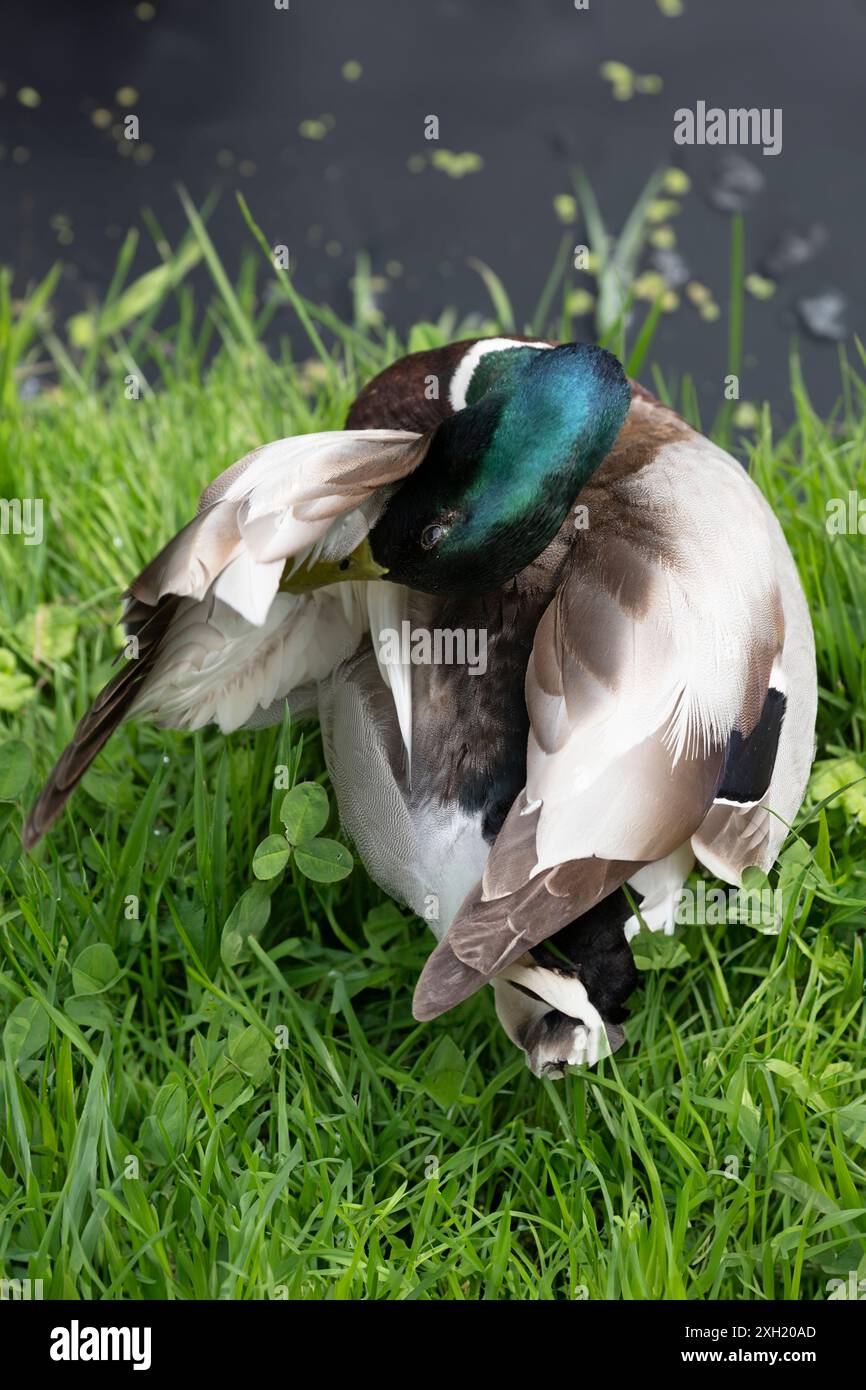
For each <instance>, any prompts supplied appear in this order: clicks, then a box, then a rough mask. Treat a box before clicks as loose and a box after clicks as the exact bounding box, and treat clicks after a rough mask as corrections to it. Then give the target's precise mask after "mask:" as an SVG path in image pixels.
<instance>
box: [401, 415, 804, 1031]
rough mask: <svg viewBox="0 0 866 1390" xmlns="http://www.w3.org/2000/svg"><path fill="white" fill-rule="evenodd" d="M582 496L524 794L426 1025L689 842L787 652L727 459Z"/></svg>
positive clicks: (739, 484) (429, 971) (467, 910)
mask: <svg viewBox="0 0 866 1390" xmlns="http://www.w3.org/2000/svg"><path fill="white" fill-rule="evenodd" d="M677 480H679V486H676V485H675V484H676V481H677ZM582 500H585V501H586V503H587V506H588V512H589V529H588V530H587V532H586V533H585V535H584V536H582V537H580V538H579V540H578V541H577V542H576V543H575V546H574V549H573V553H572V564H571V567H570V569H569V571H568V573H567V574H566V576H565V577H564V579H563V582H562V584H561V585H560V588H559V590H558V591H557V594H556V596H555V598H554V599H553V601H552V603H551V604H550V606H549V608H548V609H547V611H546V612H545V615H544V617H543V619H542V621H541V623H540V624H539V627H538V630H537V633H536V639H535V644H534V646H533V650H532V655H531V658H530V662H529V667H528V671H527V679H526V701H527V709H528V712H529V717H530V733H529V743H528V750H527V778H526V786H525V789H524V791H523V792H522V794H521V796H520V797H519V798H518V800H517V802H516V803H515V805H514V806H513V807H512V809H511V811H510V813H509V815H508V817H507V819H506V821H505V823H504V825H503V827H502V829H501V831H500V833H499V835H498V837H497V839H496V841H495V843H494V845H493V848H492V850H491V853H490V857H489V859H488V862H487V865H486V867H485V871H484V876H483V878H482V880H481V883H480V884H479V885H478V887H477V889H476V890H475V891H474V892H473V893H471V894H470V895H469V896H468V897H467V899H466V901H465V902H464V904H463V906H462V908H461V910H460V911H459V913H458V914H457V917H456V918H455V921H454V922H453V923H452V925H451V927H450V929H449V931H448V933H447V934H446V936H445V937H444V939H443V940H442V942H440V944H439V946H438V947H437V948H436V950H435V951H434V952H433V954H432V955H431V957H430V959H429V960H428V962H427V966H426V967H425V970H424V972H423V974H422V976H421V979H420V981H419V984H418V988H417V991H416V995H415V1004H414V1009H415V1013H416V1016H417V1017H419V1018H430V1017H434V1016H435V1015H436V1014H437V1013H440V1012H442V1011H443V1010H444V1009H447V1008H450V1007H451V1006H452V1005H453V1004H455V1003H457V1002H459V1001H460V1000H461V999H463V998H465V997H467V995H468V994H471V993H472V992H473V991H474V990H475V989H477V988H479V987H480V986H481V985H482V984H484V983H485V982H486V981H487V980H489V979H490V978H492V977H493V976H494V975H496V974H498V973H499V972H501V971H502V970H503V969H506V968H507V967H508V966H510V965H511V964H513V963H514V962H515V961H517V960H519V959H520V957H521V956H522V955H523V954H524V953H525V952H526V951H527V950H530V949H531V948H532V947H534V946H537V945H538V944H539V943H540V942H542V941H544V940H545V939H546V938H547V937H549V936H551V935H553V934H554V933H555V932H557V931H559V930H561V928H562V927H564V926H566V925H568V923H570V922H571V921H573V920H574V919H576V918H577V917H579V916H581V915H582V914H583V913H584V912H586V911H588V910H589V909H590V908H591V907H592V906H593V905H594V904H595V903H596V902H598V901H600V900H601V898H603V897H605V896H606V895H607V894H608V893H610V892H612V891H613V890H614V889H615V888H616V887H618V886H619V885H620V884H622V883H623V882H625V881H626V880H627V879H629V878H630V877H631V876H632V875H633V874H634V873H635V872H636V871H637V870H638V869H639V868H640V866H641V865H644V864H647V863H654V862H656V861H657V860H660V859H662V858H664V857H665V856H667V855H669V854H671V853H673V852H674V851H675V850H677V849H678V848H679V847H680V846H681V845H683V844H684V843H685V842H687V841H688V840H689V838H690V836H691V835H692V834H694V833H695V831H697V829H698V827H699V826H700V825H701V823H702V821H703V820H704V818H705V817H706V815H707V812H708V810H709V809H710V807H711V806H712V804H713V798H714V796H715V791H716V788H717V785H718V781H719V777H720V774H721V769H722V766H723V761H724V754H725V748H726V745H727V742H728V739H729V737H730V735H731V731H732V730H733V729H735V728H737V729H739V730H741V731H744V732H746V731H748V730H749V729H751V728H752V727H753V726H754V724H755V723H756V722H757V719H758V718H759V716H760V712H761V709H762V707H763V703H764V700H765V697H766V693H767V688H768V682H769V678H770V672H771V669H772V666H773V662H774V660H775V659H776V657H777V656H778V653H779V651H780V650H781V647H782V643H783V640H784V623H783V620H782V610H781V604H780V602H779V596H778V589H777V582H776V574H775V570H774V562H773V554H772V547H771V545H770V543H769V536H768V530H767V522H766V512H765V510H764V504H763V500H762V499H761V498H760V496H759V494H757V489H755V488H754V485H753V484H752V483H751V481H750V480H749V479H748V478H747V477H746V475H745V474H744V473H743V472H742V470H741V469H740V468H739V466H738V465H737V464H736V463H735V462H734V460H732V459H729V457H728V456H727V455H726V454H723V453H722V452H721V451H720V450H716V449H714V448H713V446H711V445H709V444H708V443H707V442H706V441H702V442H701V445H700V447H697V446H695V445H691V446H690V445H687V444H684V443H681V442H677V443H676V444H672V445H666V446H665V447H663V448H661V449H660V450H659V451H658V452H657V454H656V455H655V456H654V457H653V458H652V460H651V462H650V463H649V464H648V465H647V466H646V467H644V468H642V469H640V470H638V471H636V472H635V474H634V476H633V477H632V478H631V479H629V480H628V481H627V483H624V482H623V481H622V479H619V480H618V481H617V486H616V496H615V498H612V497H611V492H610V489H608V488H606V487H605V485H604V483H603V482H599V484H598V485H597V486H596V487H594V488H592V487H591V488H588V489H586V490H585V492H584V494H582ZM744 557H745V558H744ZM744 563H745V564H747V565H748V582H745V581H744V579H743V577H742V567H743V565H744Z"/></svg>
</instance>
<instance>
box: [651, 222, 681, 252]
mask: <svg viewBox="0 0 866 1390" xmlns="http://www.w3.org/2000/svg"><path fill="white" fill-rule="evenodd" d="M649 243H650V246H657V247H658V248H659V250H661V251H669V250H670V248H671V247H672V246H676V244H677V234H676V232H675V231H674V229H673V227H653V229H652V231H651V232H650V234H649Z"/></svg>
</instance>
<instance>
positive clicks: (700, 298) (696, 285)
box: [686, 280, 713, 305]
mask: <svg viewBox="0 0 866 1390" xmlns="http://www.w3.org/2000/svg"><path fill="white" fill-rule="evenodd" d="M686 295H687V296H688V298H689V299H690V300H691V301H692V303H693V304H697V305H701V304H707V303H708V302H709V301H710V300H711V299H712V297H713V295H712V290H709V289H707V286H706V285H702V284H701V282H700V280H690V281H689V283H688V284H687V285H686Z"/></svg>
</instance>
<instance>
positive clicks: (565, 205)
mask: <svg viewBox="0 0 866 1390" xmlns="http://www.w3.org/2000/svg"><path fill="white" fill-rule="evenodd" d="M553 210H554V212H555V213H556V215H557V217H558V218H559V220H560V222H564V223H565V224H566V225H568V223H569V222H576V221H577V199H576V198H575V197H573V196H572V194H571V193H557V195H556V197H555V198H554V200H553Z"/></svg>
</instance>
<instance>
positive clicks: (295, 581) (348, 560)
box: [280, 537, 388, 594]
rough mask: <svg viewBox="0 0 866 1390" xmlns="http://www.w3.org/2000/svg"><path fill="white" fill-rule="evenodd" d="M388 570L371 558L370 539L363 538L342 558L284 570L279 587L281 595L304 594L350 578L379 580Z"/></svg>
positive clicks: (343, 582) (341, 582)
mask: <svg viewBox="0 0 866 1390" xmlns="http://www.w3.org/2000/svg"><path fill="white" fill-rule="evenodd" d="M387 573H388V571H387V570H386V569H383V568H382V566H381V565H377V563H376V561H375V560H374V559H373V552H372V550H371V549H370V542H369V540H368V539H367V538H366V537H365V538H364V540H362V541H361V544H360V545H359V546H356V547H355V549H354V550H353V551H352V553H351V555H347V556H345V557H344V559H342V560H317V561H316V563H315V564H313V565H310V566H309V568H307V569H298V570H295V571H294V573H290V574H286V573H284V575H283V577H282V579H281V580H280V589H281V591H282V592H283V593H284V594H286V593H287V594H307V593H310V592H311V590H313V589H324V588H326V587H327V585H329V584H345V583H346V582H347V581H348V580H351V579H381V578H382V577H383V575H386V574H387Z"/></svg>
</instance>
